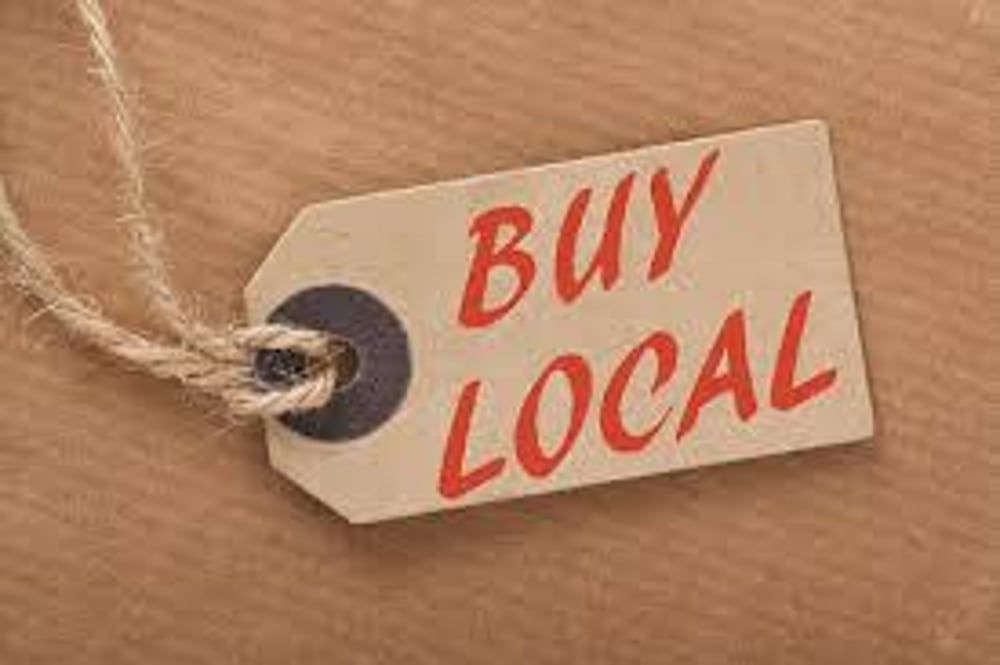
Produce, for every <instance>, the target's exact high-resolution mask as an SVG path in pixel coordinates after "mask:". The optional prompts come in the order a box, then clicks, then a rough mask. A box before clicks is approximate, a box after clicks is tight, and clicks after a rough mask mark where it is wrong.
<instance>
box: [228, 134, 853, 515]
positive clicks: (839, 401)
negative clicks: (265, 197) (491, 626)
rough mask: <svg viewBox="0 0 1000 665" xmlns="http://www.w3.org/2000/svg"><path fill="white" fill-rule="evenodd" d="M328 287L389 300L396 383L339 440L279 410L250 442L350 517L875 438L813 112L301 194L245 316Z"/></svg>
mask: <svg viewBox="0 0 1000 665" xmlns="http://www.w3.org/2000/svg"><path fill="white" fill-rule="evenodd" d="M585 190H586V191H589V195H588V194H587V193H586V191H585ZM686 204H689V205H686ZM616 206H617V208H616ZM616 210H617V213H621V214H620V216H619V217H616V214H617V213H616ZM515 218H517V219H519V220H520V223H525V219H528V223H530V230H528V231H527V232H526V233H524V234H523V237H520V238H518V237H517V235H518V232H519V229H520V231H524V228H521V227H517V226H516V223H515V222H514V221H512V220H514V219H515ZM567 219H569V220H570V222H567V221H566V220H567ZM616 219H620V220H621V225H620V228H621V236H620V246H619V248H618V250H619V251H611V250H610V249H609V247H611V246H612V245H613V243H603V244H602V240H608V238H609V237H610V236H613V235H614V233H613V229H614V228H617V227H616V226H615V224H616ZM573 220H579V221H580V224H578V225H576V226H578V227H579V234H578V237H577V242H575V243H574V242H571V241H572V239H573V234H572V230H573V227H574V224H573V223H572V222H573ZM678 228H679V231H677V229H678ZM493 231H495V232H496V233H495V238H492V237H490V234H491V233H492V232H493ZM674 232H676V233H674ZM672 234H673V235H672ZM560 237H562V238H563V241H562V244H561V247H562V250H560V249H559V247H560ZM671 237H674V238H675V240H676V242H673V243H671V242H670V241H669V239H670V238H671ZM491 239H492V240H495V242H494V243H493V244H492V245H490V243H489V242H488V241H489V240H491ZM505 248H506V249H505ZM598 248H600V250H601V251H602V253H601V254H600V255H598V254H597V252H598ZM670 248H672V251H670ZM477 256H478V257H479V258H480V259H482V260H481V261H480V262H479V263H478V264H477V265H479V266H480V268H481V270H479V272H478V273H477V272H476V270H474V269H473V264H474V263H475V261H476V258H477ZM595 256H600V257H602V258H601V259H599V260H597V261H596V262H595ZM512 257H514V258H513V259H512ZM567 257H568V260H567ZM560 262H561V265H562V284H563V287H562V288H561V289H560V287H559V286H558V285H557V273H558V270H559V269H557V267H556V266H557V264H560ZM528 263H530V264H531V265H533V266H534V269H533V274H532V279H531V280H530V284H528V280H527V279H526V277H527V269H526V268H525V267H524V266H525V265H527V264H528ZM514 264H518V265H519V266H520V267H519V268H518V267H515V265H514ZM567 266H568V270H567ZM591 266H593V267H594V270H593V271H592V273H591V274H590V279H589V281H588V280H585V279H583V278H584V277H585V276H586V275H587V273H588V268H589V267H591ZM518 270H521V271H522V272H518ZM651 273H655V275H654V276H653V277H652V278H651V277H650V276H651ZM475 274H478V275H479V276H480V277H481V278H482V279H481V280H480V281H479V282H478V283H479V284H480V285H481V286H483V289H482V290H481V292H480V291H477V288H476V287H475V283H476V280H475V279H473V280H472V282H473V286H470V275H475ZM581 281H582V283H583V285H582V287H580V288H579V289H577V288H574V284H576V285H577V286H579V283H580V282H581ZM329 284H337V285H344V286H349V287H354V288H357V289H361V290H363V291H365V292H367V293H369V294H371V295H373V296H374V297H375V298H377V299H378V300H379V301H381V302H382V303H383V304H384V305H386V306H387V307H388V308H389V309H390V310H392V312H394V313H395V315H396V317H398V319H399V321H400V322H401V323H402V325H403V327H404V328H405V331H406V335H407V338H408V343H409V349H410V354H411V360H412V376H411V379H410V384H409V387H408V389H407V390H406V393H405V398H404V399H403V401H402V404H401V406H400V407H399V408H398V409H397V410H396V411H395V412H394V414H393V415H392V416H391V417H390V418H389V419H388V420H386V421H385V422H384V423H383V424H382V425H381V426H379V427H377V428H376V429H374V431H372V432H370V433H368V434H366V435H364V436H361V437H360V438H356V439H354V440H350V441H337V442H330V441H326V442H324V441H318V440H315V439H311V438H309V437H307V436H303V435H301V434H299V433H297V432H296V431H293V430H292V429H290V428H289V427H287V426H286V425H285V424H283V423H282V422H280V421H272V422H269V423H268V425H267V439H268V447H269V451H270V458H271V461H272V463H273V464H274V466H275V467H276V468H277V469H279V470H280V471H281V472H283V473H285V474H286V475H287V476H288V477H289V478H291V479H292V480H293V481H294V482H296V483H297V484H299V485H300V486H302V487H303V488H304V489H305V490H306V491H308V492H310V493H311V494H313V495H315V496H316V497H317V498H319V499H320V500H322V501H323V502H325V503H327V504H328V505H330V506H331V507H332V508H334V509H335V510H336V511H337V512H339V513H341V514H342V515H344V516H345V517H346V518H347V519H348V520H350V521H351V522H359V523H361V522H374V521H378V520H384V519H389V518H394V517H400V516H404V515H413V514H417V513H425V512H431V511H439V510H445V509H450V508H457V507H460V506H466V505H470V504H477V503H484V502H488V501H497V500H501V499H510V498H514V497H521V496H527V495H532V494H541V493H547V492H554V491H557V490H564V489H568V488H572V487H578V486H583V485H592V484H596V483H603V482H607V481H612V480H619V479H624V478H632V477H637V476H646V475H650V474H657V473H663V472H667V471H673V470H675V469H685V468H691V467H697V466H703V465H709V464H717V463H721V462H728V461H733V460H739V459H746V458H752V457H759V456H762V455H771V454H776V453H783V452H787V451H793V450H801V449H805V448H812V447H817V446H824V445H831V444H838V443H846V442H851V441H857V440H859V439H864V438H867V437H870V436H871V435H872V433H873V416H872V408H871V402H870V397H869V391H868V385H867V379H866V375H865V365H864V359H863V355H862V348H861V340H860V337H859V330H858V321H857V314H856V311H855V305H854V298H853V294H852V289H851V283H850V275H849V270H848V261H847V255H846V251H845V245H844V238H843V233H842V230H841V223H840V214H839V205H838V201H837V194H836V186H835V181H834V172H833V164H832V159H831V149H830V145H829V139H828V134H827V130H826V127H825V125H824V124H823V123H821V122H818V121H803V122H796V123H791V124H786V125H781V126H775V127H767V128H761V129H753V130H749V131H743V132H737V133H733V134H726V135H722V136H716V137H711V138H705V139H699V140H694V141H686V142H682V143H676V144H671V145H666V146H656V147H647V148H642V149H639V150H634V151H629V152H622V153H616V154H611V155H605V156H599V157H590V158H586V159H581V160H576V161H571V162H564V163H560V164H552V165H547V166H541V167H535V168H528V169H523V170H518V171H511V172H506V173H499V174H495V175H485V176H479V177H474V178H470V179H467V180H461V181H455V182H446V183H440V184H432V185H427V186H421V187H415V188H412V189H406V190H402V191H393V192H385V193H377V194H372V195H368V196H361V197H357V198H351V199H346V200H341V201H333V202H329V203H322V204H317V205H312V206H309V207H307V208H306V209H305V210H303V211H302V213H301V214H300V215H299V216H298V218H297V219H296V220H295V222H294V224H293V225H292V226H291V228H290V230H289V231H288V232H287V233H286V234H285V235H284V237H282V238H281V240H280V241H279V242H278V244H277V246H276V247H275V248H274V250H273V251H272V253H271V254H270V256H268V258H267V259H266V261H265V262H264V264H263V265H262V266H261V268H260V270H259V271H258V273H257V274H256V275H255V277H254V278H253V280H252V281H251V282H250V284H249V286H248V287H247V289H246V301H247V307H248V311H249V319H250V321H251V323H258V322H262V321H264V320H265V319H267V317H268V316H269V315H270V314H271V313H272V312H273V311H274V310H275V309H276V308H277V307H278V306H279V305H281V304H282V303H283V302H284V301H285V300H286V299H288V298H290V297H292V296H294V295H295V294H296V293H299V292H301V291H303V290H305V289H310V288H313V287H321V286H324V285H329ZM523 284H528V286H527V288H526V289H525V290H524V291H523V293H522V294H521V296H520V297H519V298H518V299H517V300H516V302H514V304H513V305H512V306H511V307H510V308H509V309H508V310H507V311H506V312H504V313H499V312H498V310H499V309H500V306H502V305H504V304H505V303H507V302H508V300H511V299H512V297H513V296H514V295H515V294H516V293H517V292H518V289H519V287H520V286H522V285H523ZM577 291H579V292H578V293H576V292H577ZM477 296H481V297H477ZM567 301H569V302H567ZM463 312H464V314H463ZM488 319H492V322H490V323H489V324H488V325H484V324H485V322H486V321H487V320H488ZM643 342H646V345H645V346H640V345H641V344H643ZM358 353H359V355H360V358H361V363H360V372H362V373H363V372H365V370H366V365H365V349H364V348H359V349H358ZM782 366H783V367H784V369H783V370H781V369H776V367H782ZM547 369H548V370H549V371H548V372H547V373H546V370H547ZM783 371H784V373H782V372H783ZM540 377H543V378H542V379H541V380H540ZM546 377H547V378H546ZM470 384H475V386H476V387H475V388H470V387H469V386H470ZM609 386H617V389H612V388H609ZM531 394H535V395H536V396H537V398H538V399H537V400H536V401H534V402H533V401H532V400H531V399H530V395H531ZM463 399H464V400H465V402H466V406H468V405H469V404H470V403H471V405H472V408H470V409H467V410H465V411H463V413H464V414H465V415H464V416H462V415H459V416H456V413H458V412H459V411H461V410H460V409H459V403H460V402H462V401H463ZM526 402H528V406H525V403H526ZM457 421H464V423H465V424H467V426H468V427H467V432H466V436H456V435H455V430H456V429H457V430H461V429H462V428H461V427H456V422H457ZM459 424H461V423H459ZM448 460H450V463H449V462H448ZM665 482H667V481H665ZM524 509H525V510H531V509H532V506H531V505H530V504H525V505H524Z"/></svg>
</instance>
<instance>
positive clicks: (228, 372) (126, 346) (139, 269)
mask: <svg viewBox="0 0 1000 665" xmlns="http://www.w3.org/2000/svg"><path fill="white" fill-rule="evenodd" d="M76 7H77V10H78V12H79V14H80V17H81V19H82V21H83V24H84V26H85V27H86V29H87V32H88V37H89V44H90V49H91V51H92V53H93V56H94V58H95V60H96V63H97V67H96V72H97V75H98V77H99V79H100V81H101V84H102V88H103V90H104V92H105V96H106V97H107V101H108V105H109V108H110V113H111V119H112V132H111V135H112V139H113V146H114V152H115V156H116V158H117V161H118V164H119V165H120V167H121V170H122V173H123V175H124V182H125V197H124V198H125V206H126V210H127V212H126V214H125V215H124V216H123V217H122V218H121V219H122V223H123V224H124V226H125V228H126V230H127V233H128V238H129V248H130V253H131V256H132V259H133V261H134V264H135V266H134V267H135V272H136V274H137V276H138V285H139V287H140V288H141V289H142V292H143V294H144V295H145V296H146V297H147V298H148V300H149V303H150V307H151V310H152V311H153V312H154V313H155V314H156V315H157V316H158V318H159V319H161V320H162V322H163V323H165V325H166V327H167V328H168V330H169V333H170V335H171V336H172V338H173V339H169V340H160V339H158V338H156V337H154V336H153V335H151V334H149V333H147V332H137V331H134V330H130V329H128V328H125V327H124V326H122V325H119V324H118V323H116V322H115V321H114V320H112V319H111V318H109V317H108V315H107V314H106V313H105V312H104V311H103V310H102V309H101V307H100V305H99V304H98V303H97V301H96V300H94V299H92V298H87V297H84V296H82V295H80V294H78V293H75V292H74V291H73V290H72V289H71V288H70V287H69V286H68V285H67V284H66V283H65V282H64V281H63V280H62V279H61V278H60V277H59V275H58V274H57V273H56V271H55V269H54V268H53V266H52V263H51V261H50V260H49V258H48V256H47V254H46V252H45V251H44V250H43V249H42V248H41V247H39V246H38V245H37V244H36V243H35V242H34V241H33V240H32V238H31V237H30V236H29V235H28V233H27V232H26V231H25V229H24V226H23V224H22V223H21V220H20V219H19V217H18V215H17V213H16V211H15V209H14V207H13V205H12V204H11V201H10V198H9V197H8V195H7V191H6V187H5V186H4V182H3V180H2V178H0V252H2V253H3V254H4V255H5V257H6V259H7V263H8V266H7V267H8V269H9V273H10V275H11V279H12V281H13V282H14V284H15V285H16V286H17V287H19V288H20V289H21V290H22V291H24V292H25V293H26V294H28V295H29V296H31V297H32V298H33V299H34V300H36V301H38V302H39V303H41V304H42V305H43V307H44V309H45V311H47V312H48V313H50V314H51V315H52V316H53V317H54V318H55V319H57V320H58V321H59V322H60V323H61V324H62V325H63V326H64V327H65V328H66V329H67V330H68V331H69V332H70V333H72V334H74V335H76V336H78V337H80V338H82V339H84V340H86V341H87V342H89V343H90V344H92V345H93V346H95V347H97V348H99V349H101V350H103V351H105V352H106V353H109V354H111V355H113V356H115V357H117V358H120V359H122V360H125V361H126V362H128V363H130V364H132V365H134V366H136V367H138V368H140V369H142V370H144V371H146V372H148V373H149V374H151V375H153V376H156V377H159V378H164V379H173V380H177V381H180V382H181V383H182V384H184V385H186V386H189V387H191V388H194V389H197V390H199V391H201V392H204V393H207V394H210V395H214V396H216V397H218V398H220V399H221V400H222V401H223V402H224V403H225V404H226V406H227V407H228V408H229V410H230V411H231V412H233V413H234V414H237V415H258V416H277V415H281V414H284V413H289V412H295V411H302V410H307V409H311V408H316V407H319V406H322V405H324V404H326V403H327V402H328V401H329V400H330V398H331V396H332V394H333V391H334V388H335V387H336V382H337V365H336V361H337V357H338V356H339V354H340V353H342V351H343V349H344V345H343V342H342V341H341V340H338V339H336V338H333V337H331V336H330V335H328V334H326V333H324V332H321V331H316V330H307V329H301V328H294V327H291V326H287V325H283V324H262V325H253V326H249V325H245V326H235V327H225V328H220V327H215V326H211V325H209V324H206V323H204V322H203V321H201V320H200V319H199V318H198V317H196V316H193V315H192V314H191V313H190V312H189V311H188V310H187V309H186V307H185V306H184V305H183V304H182V302H181V300H180V299H179V298H178V297H177V295H176V290H175V289H174V287H173V285H172V281H171V278H170V271H169V269H168V266H167V261H166V259H165V256H164V250H163V243H162V240H161V234H160V233H159V230H158V229H157V227H156V226H155V225H154V224H153V222H152V213H151V206H150V204H149V202H148V198H147V195H146V179H145V173H144V166H143V161H142V156H141V150H140V147H139V146H140V139H139V132H138V124H137V122H136V120H135V114H134V113H133V110H132V107H131V105H130V104H129V96H128V91H127V90H128V89H127V87H126V85H125V83H124V76H123V74H122V68H121V66H120V63H119V58H118V55H117V51H116V48H115V44H114V41H113V39H112V36H111V31H110V29H109V27H108V20H107V16H106V14H105V12H104V10H103V8H102V7H101V4H100V2H99V0H76ZM277 350H282V351H288V352H293V353H297V354H300V355H301V356H302V357H303V358H304V359H305V363H304V366H305V369H304V371H303V372H302V374H301V375H300V376H297V377H296V380H294V381H283V382H278V383H269V382H266V381H264V380H262V379H261V377H259V376H258V375H257V373H256V371H255V369H254V365H255V361H256V358H257V355H258V353H260V352H263V351H277Z"/></svg>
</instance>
